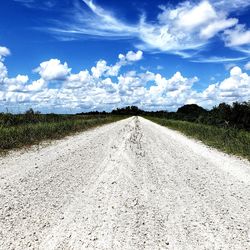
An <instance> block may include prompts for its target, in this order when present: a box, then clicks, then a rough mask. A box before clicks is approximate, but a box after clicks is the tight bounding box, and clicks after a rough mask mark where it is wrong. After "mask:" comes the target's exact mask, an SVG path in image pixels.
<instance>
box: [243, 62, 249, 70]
mask: <svg viewBox="0 0 250 250" xmlns="http://www.w3.org/2000/svg"><path fill="white" fill-rule="evenodd" d="M244 68H245V70H250V62H248V63H246V65H245V66H244Z"/></svg>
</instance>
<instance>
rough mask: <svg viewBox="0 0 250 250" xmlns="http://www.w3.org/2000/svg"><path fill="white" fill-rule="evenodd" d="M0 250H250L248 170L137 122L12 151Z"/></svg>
mask: <svg viewBox="0 0 250 250" xmlns="http://www.w3.org/2000/svg"><path fill="white" fill-rule="evenodd" d="M0 249H1V250H2V249H46V250H49V249H129V250H132V249H149V250H154V249H184V250H188V249H192V250H193V249H250V164H249V162H247V161H243V160H240V159H237V158H235V157H231V156H227V155H225V154H223V153H220V152H217V151H216V150H214V149H209V148H208V147H206V146H204V145H203V144H201V143H199V142H196V141H194V140H192V139H188V138H187V137H185V136H183V135H181V134H180V133H178V132H175V131H172V130H169V129H167V128H164V127H161V126H159V125H157V124H154V123H152V122H150V121H148V120H145V119H143V118H137V117H133V118H129V119H126V120H122V121H119V122H116V123H113V124H109V125H105V126H102V127H99V128H96V129H93V130H90V131H87V132H84V133H81V134H78V135H75V136H71V137H68V138H66V139H63V140H60V141H56V142H53V143H52V144H50V145H47V146H43V147H40V148H39V149H36V147H34V148H33V149H31V150H29V151H27V152H20V151H19V152H13V153H11V154H10V155H8V156H6V157H2V158H0Z"/></svg>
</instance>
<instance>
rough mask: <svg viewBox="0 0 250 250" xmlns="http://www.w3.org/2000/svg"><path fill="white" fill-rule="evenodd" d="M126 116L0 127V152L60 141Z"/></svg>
mask: <svg viewBox="0 0 250 250" xmlns="http://www.w3.org/2000/svg"><path fill="white" fill-rule="evenodd" d="M123 118H125V117H124V116H123V117H121V116H106V117H93V116H92V117H89V118H88V119H86V118H79V119H70V120H62V121H58V122H39V123H35V124H22V125H18V126H0V152H2V153H3V152H5V151H7V150H10V149H14V148H21V147H24V146H30V145H33V144H38V143H39V142H41V141H43V140H50V139H60V138H63V137H65V136H67V135H70V134H73V133H75V132H80V131H84V130H87V129H89V128H93V127H96V126H99V125H103V124H107V123H111V122H115V121H118V120H121V119H123Z"/></svg>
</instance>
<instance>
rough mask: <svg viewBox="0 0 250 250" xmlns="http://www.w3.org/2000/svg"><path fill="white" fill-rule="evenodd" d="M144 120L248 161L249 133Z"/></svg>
mask: <svg viewBox="0 0 250 250" xmlns="http://www.w3.org/2000/svg"><path fill="white" fill-rule="evenodd" d="M145 118H147V119H149V120H151V121H153V122H156V123H158V124H160V125H163V126H166V127H169V128H171V129H174V130H178V131H180V132H182V133H183V134H185V135H187V136H190V137H194V138H196V139H198V140H200V141H202V142H204V143H205V144H207V145H208V146H212V147H215V148H217V149H219V150H221V151H224V152H226V153H230V154H234V155H237V156H242V157H245V158H247V159H248V160H250V132H247V131H244V130H237V129H232V128H218V127H216V126H209V125H204V124H198V123H192V122H186V121H177V120H169V119H165V118H157V117H147V116H146V117H145Z"/></svg>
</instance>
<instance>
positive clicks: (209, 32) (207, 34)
mask: <svg viewBox="0 0 250 250" xmlns="http://www.w3.org/2000/svg"><path fill="white" fill-rule="evenodd" d="M237 23H238V19H236V18H229V19H227V20H226V19H224V20H216V21H215V22H212V23H210V24H209V25H208V26H207V27H205V28H204V29H203V30H201V32H200V36H201V38H205V39H209V38H211V37H214V36H215V35H216V34H217V33H218V32H220V31H223V30H225V29H227V28H230V27H232V26H235V25H236V24H237Z"/></svg>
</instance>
